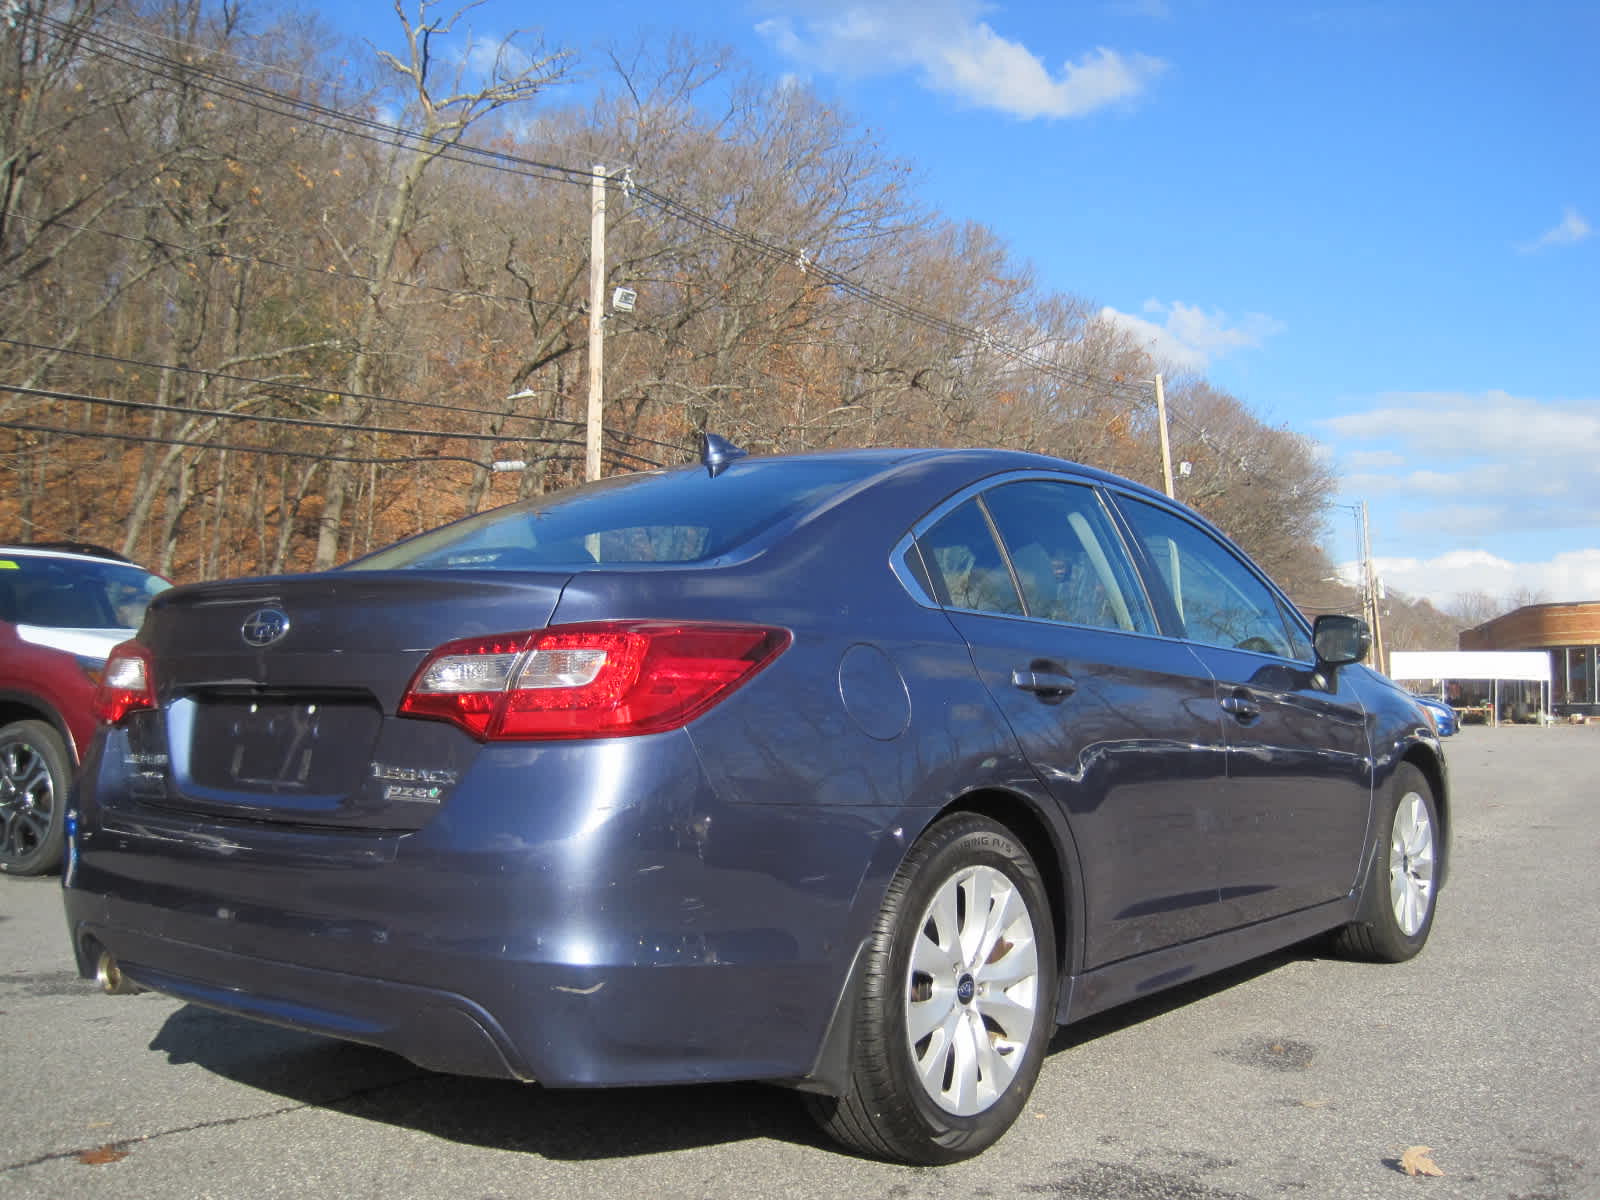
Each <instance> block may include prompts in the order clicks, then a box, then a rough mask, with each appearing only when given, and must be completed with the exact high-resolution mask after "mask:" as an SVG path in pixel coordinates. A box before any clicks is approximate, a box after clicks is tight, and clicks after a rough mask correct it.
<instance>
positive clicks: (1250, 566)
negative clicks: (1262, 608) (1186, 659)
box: [1102, 485, 1316, 666]
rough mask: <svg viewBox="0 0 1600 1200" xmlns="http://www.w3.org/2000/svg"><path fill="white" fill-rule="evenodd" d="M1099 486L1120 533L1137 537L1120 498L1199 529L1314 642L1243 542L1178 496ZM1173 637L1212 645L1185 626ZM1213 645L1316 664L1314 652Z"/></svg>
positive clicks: (1307, 625)
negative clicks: (1297, 655)
mask: <svg viewBox="0 0 1600 1200" xmlns="http://www.w3.org/2000/svg"><path fill="white" fill-rule="evenodd" d="M1102 490H1103V491H1104V492H1105V493H1106V496H1107V499H1108V500H1109V501H1110V503H1111V507H1112V508H1113V509H1114V510H1115V511H1116V515H1117V518H1118V525H1119V527H1120V528H1124V529H1125V535H1124V536H1127V537H1132V538H1134V539H1135V540H1137V539H1138V530H1137V529H1136V528H1135V527H1134V524H1133V520H1132V518H1131V517H1129V516H1128V515H1127V513H1126V512H1124V511H1123V509H1122V505H1121V501H1122V500H1123V499H1127V500H1131V501H1134V502H1135V503H1139V504H1147V505H1149V506H1150V507H1151V508H1154V509H1157V510H1159V511H1162V512H1166V513H1167V514H1169V515H1170V516H1173V517H1175V518H1177V519H1178V520H1181V521H1185V522H1187V523H1188V524H1189V525H1191V526H1193V527H1194V528H1195V529H1197V530H1199V531H1200V532H1201V533H1204V534H1207V535H1209V536H1210V537H1211V539H1212V540H1213V541H1215V542H1217V543H1218V544H1219V545H1220V546H1221V547H1222V548H1223V549H1224V550H1226V551H1227V552H1228V553H1229V554H1230V555H1231V556H1232V557H1233V558H1234V559H1235V560H1236V561H1237V562H1238V563H1239V565H1240V566H1242V567H1243V568H1244V569H1245V570H1246V572H1248V573H1249V574H1250V575H1252V576H1254V577H1255V578H1256V579H1257V580H1258V581H1259V582H1260V583H1261V584H1262V585H1263V586H1264V587H1265V588H1266V589H1267V592H1268V594H1269V595H1271V596H1272V597H1273V599H1274V600H1275V601H1276V602H1277V607H1278V616H1279V619H1280V620H1283V621H1285V622H1291V621H1292V622H1295V623H1296V624H1297V625H1298V627H1299V629H1300V631H1301V632H1302V633H1303V634H1304V635H1305V639H1306V642H1307V643H1308V644H1314V643H1313V642H1312V628H1311V622H1310V621H1309V620H1307V619H1306V617H1305V615H1304V614H1303V613H1302V612H1301V611H1300V610H1299V609H1298V608H1296V607H1295V604H1294V601H1292V600H1290V599H1289V597H1288V594H1287V593H1286V592H1285V591H1284V590H1283V589H1282V588H1281V587H1279V586H1278V584H1277V581H1276V580H1274V579H1273V578H1272V577H1271V576H1270V575H1268V574H1267V573H1266V572H1265V571H1263V570H1262V569H1261V567H1260V566H1259V565H1258V564H1257V563H1256V561H1255V559H1253V558H1251V557H1250V555H1248V554H1246V553H1245V550H1244V547H1243V546H1241V545H1239V543H1238V542H1236V541H1234V540H1233V539H1232V538H1231V537H1229V536H1228V535H1227V534H1226V533H1224V532H1223V531H1222V530H1221V529H1219V528H1218V527H1217V526H1216V525H1215V524H1214V523H1213V522H1211V521H1209V520H1207V519H1206V517H1205V516H1203V515H1202V514H1200V513H1198V512H1195V511H1194V509H1192V508H1190V507H1189V506H1188V505H1186V504H1184V503H1183V502H1182V501H1181V500H1177V499H1175V498H1173V497H1171V496H1163V495H1161V494H1160V493H1147V492H1141V491H1137V490H1135V489H1133V488H1128V487H1118V486H1115V485H1111V486H1107V487H1105V488H1103V489H1102ZM1139 553H1140V555H1141V556H1142V558H1143V559H1144V560H1146V561H1147V560H1148V559H1149V557H1150V556H1149V554H1148V553H1146V552H1145V551H1144V548H1143V547H1142V546H1141V547H1140V550H1139ZM1140 574H1141V575H1142V574H1143V572H1142V571H1141V572H1140ZM1177 640H1178V641H1182V642H1188V643H1190V644H1192V645H1195V646H1210V645H1213V643H1211V642H1205V641H1202V640H1200V639H1199V638H1194V637H1190V636H1189V631H1188V629H1187V628H1185V630H1184V631H1183V633H1182V635H1181V636H1180V637H1178V638H1177ZM1217 648H1218V649H1225V650H1232V651H1233V652H1234V653H1237V654H1254V655H1256V656H1257V657H1259V658H1264V659H1270V660H1271V661H1273V662H1284V663H1294V664H1296V665H1297V666H1315V665H1316V657H1315V654H1313V656H1312V657H1311V658H1309V659H1301V658H1294V657H1285V656H1283V655H1281V654H1271V653H1268V652H1265V651H1261V650H1242V649H1240V648H1239V647H1237V646H1232V647H1230V646H1222V647H1217ZM1291 648H1292V647H1291Z"/></svg>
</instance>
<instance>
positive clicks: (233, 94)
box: [39, 15, 1142, 399]
mask: <svg viewBox="0 0 1600 1200" xmlns="http://www.w3.org/2000/svg"><path fill="white" fill-rule="evenodd" d="M39 19H40V20H41V22H43V23H44V24H46V25H48V26H50V27H52V28H54V29H56V30H58V32H66V31H68V29H69V27H68V26H66V25H64V24H63V23H61V22H59V21H56V20H54V19H53V18H50V17H46V16H43V15H41V16H40V18H39ZM74 32H75V36H77V37H78V38H79V39H80V40H81V41H82V42H83V43H85V44H86V45H87V46H89V47H90V48H91V49H93V50H95V51H97V52H98V53H100V54H102V55H104V56H105V57H108V58H110V59H112V60H113V61H116V62H120V63H122V64H123V65H127V66H132V67H134V68H136V69H139V70H144V71H147V72H149V73H151V74H158V75H170V74H174V73H175V74H177V75H178V76H179V77H180V81H181V82H184V83H186V84H188V85H189V86H194V87H197V88H198V89H199V90H202V91H209V92H211V93H212V94H215V95H221V96H223V97H224V98H226V99H230V100H235V101H238V102H240V103H244V104H246V105H248V106H250V107H254V108H257V109H258V110H260V111H264V112H269V113H272V114H274V115H277V116H286V117H292V116H294V115H295V114H296V113H298V114H300V115H301V116H302V117H304V116H307V115H309V116H311V117H313V118H317V119H314V120H311V121H309V123H310V124H312V125H315V126H316V127H318V128H322V129H326V130H328V131H330V132H340V133H350V134H353V135H355V136H358V137H362V138H365V139H367V140H370V141H376V142H379V143H381V144H384V145H390V146H394V147H396V148H401V147H407V146H409V147H412V148H418V147H427V148H430V149H431V150H432V151H433V152H434V153H435V154H436V155H437V156H438V157H440V158H444V159H448V160H451V161H455V162H467V163H476V164H478V165H482V166H487V167H489V168H491V169H494V170H500V171H505V172H508V173H510V174H515V175H521V176H524V177H528V178H534V179H539V180H542V181H554V182H561V183H569V184H575V185H582V186H589V185H591V184H592V182H593V181H594V179H595V178H596V175H595V172H593V171H591V170H588V169H585V168H577V167H566V166H562V165H560V164H556V163H547V162H540V161H538V160H535V159H530V158H526V157H523V156H521V155H515V154H511V153H509V152H507V151H501V150H489V149H485V148H482V147H478V146H472V145H468V144H465V143H462V142H459V141H454V140H451V139H448V138H443V137H440V136H438V135H430V134H426V133H422V132H419V131H416V130H407V129H404V128H403V127H400V126H396V125H391V124H388V123H386V122H382V121H378V120H376V119H374V118H371V117H363V116H359V115H357V114H352V113H344V112H340V111H338V110H336V109H332V108H328V107H327V106H325V105H321V104H317V103H315V102H313V101H310V100H305V99H302V98H299V97H294V96H288V95H286V94H284V93H281V92H277V91H274V90H272V89H270V88H264V87H260V86H258V85H254V84H249V83H246V82H244V81H242V80H234V79H230V78H228V77H227V76H225V75H220V74H218V73H217V72H214V71H211V70H208V69H207V68H204V67H201V66H198V65H196V64H193V63H183V62H179V61H177V60H176V59H172V58H170V57H167V56H165V55H161V54H157V53H153V52H151V51H148V50H144V49H142V48H140V47H137V46H132V45H129V44H127V43H125V42H119V41H117V40H116V39H114V38H109V37H106V36H105V35H103V34H99V33H96V32H94V31H91V30H80V31H74ZM119 54H120V55H123V56H125V57H123V58H118V55H119ZM129 59H132V61H131V62H130V61H128V60H129ZM197 80H199V81H205V82H197ZM207 83H209V85H210V86H207ZM274 106H275V107H274ZM284 109H288V110H289V111H288V112H285V111H284ZM625 190H628V191H631V192H633V193H636V194H637V195H638V196H639V197H640V198H641V199H642V200H644V201H646V202H647V203H649V204H651V205H652V206H654V207H656V208H657V209H658V210H660V211H662V212H663V213H666V214H667V215H670V216H674V217H677V218H678V219H680V220H683V221H685V222H687V223H689V224H691V225H694V226H696V227H698V228H700V229H702V230H704V231H707V232H710V233H714V234H716V235H718V236H720V237H722V238H724V239H726V240H728V241H730V242H733V243H734V244H737V245H742V246H744V247H746V248H748V249H751V250H753V251H755V252H757V253H759V254H761V255H763V256H765V257H767V258H769V259H771V260H773V261H776V262H783V263H788V264H792V265H794V266H795V267H797V269H799V270H801V271H802V273H806V274H812V275H815V276H816V277H817V278H818V279H819V280H820V281H821V282H823V283H825V284H827V285H828V286H829V287H831V288H833V289H835V290H837V291H839V292H841V293H843V294H845V295H849V296H852V297H854V298H856V299H858V300H860V301H862V302H863V303H866V304H867V305H869V306H870V307H875V308H878V309H879V310H880V311H885V312H889V313H891V314H893V315H896V316H899V317H901V318H903V319H906V320H910V321H912V322H914V323H917V324H920V325H922V326H924V327H926V328H929V329H933V330H935V331H936V332H942V333H945V334H947V335H949V336H953V337H956V338H959V339H961V340H964V341H969V342H972V343H974V344H976V345H978V346H980V347H981V348H984V349H988V350H990V351H993V352H995V353H999V354H1001V355H1003V356H1004V357H1007V358H1010V359H1012V360H1013V361H1016V362H1019V363H1022V364H1024V365H1027V366H1031V367H1033V368H1034V369H1035V370H1038V371H1040V372H1041V373H1042V374H1044V375H1046V376H1048V377H1051V378H1054V379H1056V380H1058V381H1060V382H1065V383H1068V384H1070V385H1072V386H1087V387H1092V388H1098V389H1100V390H1102V391H1104V392H1107V393H1108V394H1111V395H1114V396H1117V397H1119V398H1123V399H1130V398H1132V397H1133V396H1134V395H1135V394H1136V393H1135V392H1134V391H1133V389H1131V388H1129V386H1128V385H1127V384H1126V383H1125V381H1123V380H1122V379H1120V378H1118V377H1115V376H1111V377H1106V376H1102V375H1097V374H1095V373H1093V372H1090V371H1086V370H1083V369H1080V368H1071V367H1066V366H1064V365H1062V364H1061V363H1059V362H1056V361H1054V360H1051V359H1048V358H1045V357H1043V356H1041V355H1039V354H1037V353H1036V352H1035V351H1032V350H1030V349H1028V348H1026V347H1023V346H1019V345H1016V344H1015V343H1012V342H1010V341H1007V340H1006V339H1003V338H997V337H995V336H993V334H992V333H990V332H989V331H986V330H983V329H978V328H974V327H972V326H968V325H962V324H960V323H959V322H956V321H953V320H951V319H949V318H946V317H942V316H940V315H938V314H937V313H933V312H930V311H928V310H926V309H924V308H921V307H919V306H917V305H915V304H912V303H909V302H907V301H904V300H901V299H899V298H897V297H895V296H892V295H890V294H888V293H885V292H882V291H879V290H877V289H875V288H872V287H870V286H868V285H867V284H864V283H862V282H860V281H858V280H855V279H852V278H851V277H849V276H846V275H844V274H841V273H840V272H838V271H834V270H832V269H831V268H826V267H822V266H821V265H819V264H816V263H814V262H812V261H810V258H809V256H808V255H807V253H806V252H804V251H799V252H796V251H793V250H789V249H787V248H785V247H782V246H779V245H777V244H775V243H773V242H770V241H767V240H765V239H763V238H760V237H757V236H756V235H754V234H751V233H748V232H746V231H744V230H741V229H739V228H737V227H736V226H733V225H730V224H728V223H727V222H725V221H722V220H719V219H718V218H716V217H713V216H711V215H709V214H706V213H703V212H700V211H699V210H698V209H695V208H694V207H692V206H690V205H688V204H686V203H684V202H683V201H680V200H678V199H676V198H675V197H672V196H670V195H668V194H667V193H665V192H662V191H659V190H657V189H655V188H651V187H648V186H645V185H642V184H638V183H634V182H633V181H632V180H631V178H630V179H629V180H628V181H627V182H626V184H625ZM1139 398H1141V399H1142V395H1140V397H1139Z"/></svg>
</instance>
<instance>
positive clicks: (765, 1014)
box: [68, 893, 833, 1087]
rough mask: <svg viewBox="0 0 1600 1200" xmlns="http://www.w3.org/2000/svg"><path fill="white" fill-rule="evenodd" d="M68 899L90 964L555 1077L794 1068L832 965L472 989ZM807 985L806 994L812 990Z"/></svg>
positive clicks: (293, 1020)
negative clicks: (100, 911)
mask: <svg viewBox="0 0 1600 1200" xmlns="http://www.w3.org/2000/svg"><path fill="white" fill-rule="evenodd" d="M79 895H81V893H80V894H79ZM72 899H73V897H71V896H69V903H68V916H69V921H70V923H71V926H72V929H73V932H74V943H75V947H76V949H77V953H78V967H79V972H80V973H81V974H83V975H85V976H92V975H93V974H94V971H95V967H96V965H97V962H98V957H99V951H100V949H102V948H103V949H105V950H106V951H108V952H110V953H111V954H112V955H113V956H114V957H115V958H116V960H117V964H118V966H119V967H120V968H121V970H122V972H123V974H124V975H125V976H127V977H128V978H130V979H132V980H133V981H134V982H136V983H139V984H141V985H143V986H144V987H147V988H150V989H152V990H154V991H159V992H163V993H165V994H167V995H169V996H173V997H176V998H177V999H180V1000H186V1001H188V1002H190V1003H193V1004H198V1005H202V1006H205V1007H208V1008H214V1009H220V1010H222V1011H225V1012H230V1013H234V1014H237V1015H239V1016H243V1017H249V1018H253V1019H255V1020H259V1021H265V1022H267V1023H269V1024H274V1025H281V1026H285V1027H288V1028H292V1029H299V1030H306V1031H309V1032H312V1033H320V1034H324V1035H327V1036H329V1037H335V1038H340V1039H343V1040H346V1041H353V1042H361V1043H365V1044H367V1045H371V1046H377V1047H380V1048H382V1049H385V1050H390V1051H393V1052H394V1053H396V1054H400V1055H402V1056H404V1057H405V1058H408V1059H410V1060H411V1061H413V1062H415V1063H417V1064H418V1065H419V1066H422V1067H426V1068H428V1069H430V1070H435V1071H443V1072H448V1073H451V1074H458V1075H481V1076H488V1077H493V1078H509V1079H520V1080H524V1081H527V1082H539V1083H542V1084H545V1085H547V1086H552V1087H604V1086H621V1085H631V1084H660V1083H687V1082H710V1081H714V1080H727V1079H788V1078H803V1077H806V1076H808V1075H810V1074H811V1072H812V1067H813V1065H814V1061H815V1059H816V1057H817V1054H818V1051H819V1047H820V1043H821V1040H822V1037H823V1033H824V1024H823V1023H820V1022H819V1021H818V1018H821V1019H822V1021H823V1022H825V1020H826V1018H828V1017H829V1016H831V1015H832V1006H833V1005H832V998H831V997H828V996H827V994H826V993H827V990H828V989H826V988H824V989H821V990H820V992H818V989H817V988H816V982H815V981H816V980H817V979H818V978H819V977H821V976H824V975H825V974H827V972H825V971H824V970H822V969H820V968H818V967H810V966H774V965H760V964H749V963H742V964H719V965H698V966H680V967H670V966H654V967H637V966H634V967H621V966H617V965H614V964H613V965H606V966H593V967H580V966H574V965H561V964H551V963H507V962H503V961H498V960H494V959H484V960H479V961H476V962H464V963H462V964H461V966H460V971H459V974H458V976H457V978H456V979H455V980H454V982H455V983H456V984H457V985H458V986H459V987H461V988H463V989H466V990H461V991H458V990H453V989H452V988H451V987H449V986H430V985H423V984H417V983H408V982H403V981H400V980H395V979H384V978H379V977H375V976H373V975H369V974H356V973H352V972H346V971H335V970H327V969H323V968H317V967H308V966H305V965H303V964H298V963H294V962H289V961H283V960H273V959H266V958H259V957H254V956H251V955H244V954H236V953H232V952H229V951H226V950H222V949H219V948H217V947H216V946H213V945H203V944H198V943H195V942H187V941H182V940H179V939H176V938H170V937H153V936H151V935H150V934H148V933H145V932H143V931H142V929H141V928H138V927H129V926H127V925H123V924H119V923H117V922H116V920H115V917H116V916H121V917H123V918H124V919H129V920H132V921H134V922H135V923H136V926H143V925H147V924H149V923H150V918H152V917H154V916H156V915H157V914H153V913H148V912H147V913H143V914H141V913H140V912H139V911H138V910H137V907H129V906H124V905H116V906H114V913H113V918H112V920H109V921H107V920H102V919H98V918H92V919H79V918H77V917H75V916H74V915H73V914H74V909H75V908H76V907H78V906H77V905H75V904H74V903H72ZM286 949H292V947H286ZM399 965H400V963H399V962H398V961H397V962H396V963H395V966H397V967H398V966H399ZM808 992H812V993H816V994H813V995H812V996H810V997H809V999H810V1001H811V1002H810V1003H807V1002H806V1000H807V999H808V997H807V996H806V993H808ZM469 993H471V994H469ZM478 997H483V998H484V999H479V998H478ZM741 998H743V1000H742V1001H741Z"/></svg>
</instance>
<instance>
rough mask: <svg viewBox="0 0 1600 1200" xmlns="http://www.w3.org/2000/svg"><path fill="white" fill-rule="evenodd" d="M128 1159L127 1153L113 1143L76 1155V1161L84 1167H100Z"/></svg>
mask: <svg viewBox="0 0 1600 1200" xmlns="http://www.w3.org/2000/svg"><path fill="white" fill-rule="evenodd" d="M127 1157H128V1152H127V1151H126V1150H124V1149H123V1148H122V1147H121V1146H118V1145H117V1144H116V1143H115V1142H107V1143H106V1144H105V1145H104V1146H98V1147H96V1148H95V1149H93V1150H85V1151H84V1152H83V1153H82V1154H80V1155H78V1161H79V1162H81V1163H82V1164H83V1165H84V1166H86V1167H102V1166H104V1165H105V1164H106V1163H114V1162H121V1161H122V1160H123V1159H125V1158H127Z"/></svg>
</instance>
